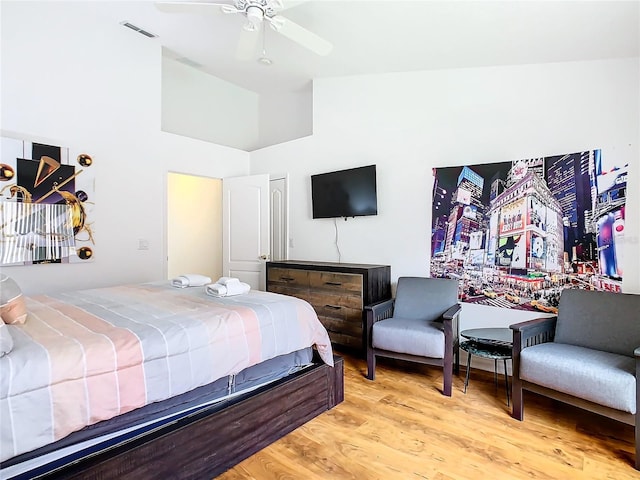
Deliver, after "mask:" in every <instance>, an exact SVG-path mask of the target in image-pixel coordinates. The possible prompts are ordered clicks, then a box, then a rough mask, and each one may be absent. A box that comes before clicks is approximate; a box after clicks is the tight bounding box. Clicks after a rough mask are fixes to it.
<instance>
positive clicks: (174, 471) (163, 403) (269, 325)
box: [0, 282, 344, 479]
mask: <svg viewBox="0 0 640 480" xmlns="http://www.w3.org/2000/svg"><path fill="white" fill-rule="evenodd" d="M26 304H27V310H28V312H29V314H28V317H27V321H26V322H25V323H24V324H23V325H9V326H8V328H9V329H10V330H11V336H12V338H13V340H14V347H13V349H12V351H11V352H10V353H9V354H7V355H5V356H4V357H2V358H0V442H1V443H0V457H1V462H2V463H0V477H1V478H3V479H4V478H36V477H37V478H39V477H40V476H42V477H43V478H46V477H50V478H101V479H104V478H123V477H129V476H131V477H133V476H136V478H213V477H214V476H216V475H217V474H219V473H221V472H223V471H225V470H227V469H228V468H230V467H231V466H233V465H234V464H236V463H237V462H239V461H241V460H242V459H244V458H246V457H248V456H249V455H251V454H253V453H255V452H256V451H258V450H260V449H261V448H263V447H264V446H266V445H268V444H270V443H272V442H273V441H275V440H276V439H278V438H280V437H282V436H283V435H285V434H287V433H289V432H290V431H292V430H294V429H295V428H297V427H298V426H299V425H302V424H303V423H305V422H306V421H308V420H310V419H311V418H313V417H315V416H317V415H319V414H320V413H322V412H324V411H326V410H328V409H330V408H332V407H333V406H335V405H336V404H337V403H339V402H341V401H342V400H343V398H344V393H343V364H342V359H341V358H339V357H337V356H334V355H333V352H332V350H331V344H330V341H329V337H328V335H327V332H326V330H325V329H324V327H323V326H322V325H321V324H320V322H319V321H318V318H317V316H316V314H315V312H314V311H313V308H312V307H311V306H310V305H309V304H308V303H306V302H304V301H303V300H300V299H297V298H294V297H289V296H285V295H278V294H273V293H268V292H257V291H251V292H249V293H248V294H246V295H237V296H230V297H222V298H214V297H211V296H210V295H207V294H206V292H205V289H204V288H202V287H190V288H184V289H179V288H173V287H172V286H171V285H170V283H169V282H155V283H147V284H138V285H125V286H117V287H109V288H100V289H90V290H80V291H74V292H68V293H61V294H55V295H40V296H32V297H27V298H26Z"/></svg>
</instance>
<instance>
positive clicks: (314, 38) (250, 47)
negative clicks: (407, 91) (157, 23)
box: [156, 0, 333, 59]
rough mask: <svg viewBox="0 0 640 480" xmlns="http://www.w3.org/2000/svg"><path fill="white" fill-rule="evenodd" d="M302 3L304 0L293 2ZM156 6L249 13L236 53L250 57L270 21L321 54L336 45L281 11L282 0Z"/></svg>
mask: <svg viewBox="0 0 640 480" xmlns="http://www.w3.org/2000/svg"><path fill="white" fill-rule="evenodd" d="M292 3H300V2H292ZM156 7H157V8H158V9H159V10H160V11H163V12H167V13H192V14H202V13H207V14H209V13H225V14H234V13H239V14H241V15H244V17H246V20H247V21H246V23H245V25H244V27H243V32H242V35H241V37H240V41H239V42H238V49H237V53H236V56H237V57H238V58H240V59H249V58H251V57H252V56H253V54H254V52H255V50H256V45H257V42H258V35H257V33H258V32H259V31H260V30H261V28H263V27H264V24H265V23H268V24H269V25H270V26H271V28H272V29H274V30H275V31H276V32H278V33H280V34H282V35H284V36H285V37H287V38H288V39H289V40H292V41H294V42H296V43H298V44H300V45H302V46H303V47H305V48H307V49H309V50H311V51H312V52H314V53H316V54H318V55H328V54H329V53H330V52H331V49H332V48H333V45H332V44H331V43H330V42H328V41H327V40H325V39H324V38H322V37H320V36H318V35H316V34H315V33H313V32H311V31H309V30H307V29H306V28H304V27H302V26H300V25H298V24H297V23H294V22H292V21H291V20H289V19H288V18H286V17H284V16H282V15H280V14H279V12H280V11H281V10H284V9H285V6H284V5H283V3H282V0H230V1H229V2H228V3H223V2H209V1H201V2H181V1H175V2H173V1H160V2H156Z"/></svg>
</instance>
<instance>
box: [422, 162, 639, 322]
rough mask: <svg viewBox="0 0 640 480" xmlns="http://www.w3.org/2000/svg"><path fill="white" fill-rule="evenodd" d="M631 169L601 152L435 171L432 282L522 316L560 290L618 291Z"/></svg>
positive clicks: (553, 300) (554, 300) (554, 298)
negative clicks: (456, 286) (446, 282)
mask: <svg viewBox="0 0 640 480" xmlns="http://www.w3.org/2000/svg"><path fill="white" fill-rule="evenodd" d="M627 169H628V166H627V165H618V164H616V162H615V159H608V161H606V160H605V159H604V158H603V156H602V153H601V151H600V150H592V151H585V152H577V153H570V154H564V155H556V156H550V157H540V158H533V159H519V160H514V161H511V162H500V163H489V164H477V165H466V166H460V167H443V168H435V169H434V171H433V173H434V185H433V194H432V199H433V200H434V201H433V208H432V212H433V215H432V232H431V239H432V242H431V276H434V277H450V278H456V279H459V281H460V283H461V288H460V292H461V293H462V299H463V301H466V302H473V303H482V304H486V305H493V306H498V307H507V308H517V309H523V310H533V309H535V306H536V305H538V304H540V303H545V304H547V305H552V306H554V305H557V301H558V298H559V296H560V292H561V290H562V289H565V288H584V289H591V290H607V291H614V292H619V291H621V284H622V275H623V268H624V263H623V258H624V253H623V243H624V222H625V199H626V185H627V184H626V181H627ZM483 290H485V291H489V290H492V291H494V292H496V293H497V298H491V297H494V295H491V297H489V296H485V295H483V294H482V291H483ZM509 292H512V293H516V294H517V296H518V297H519V299H520V302H519V303H518V304H515V303H513V302H511V301H509V300H508V299H507V297H508V298H511V297H512V295H510V296H507V295H506V294H507V293H509ZM541 299H544V300H546V302H540V301H539V300H541Z"/></svg>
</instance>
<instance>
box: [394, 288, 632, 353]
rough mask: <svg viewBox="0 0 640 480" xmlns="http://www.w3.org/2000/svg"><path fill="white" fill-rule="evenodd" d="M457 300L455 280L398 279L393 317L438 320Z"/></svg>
mask: <svg viewBox="0 0 640 480" xmlns="http://www.w3.org/2000/svg"><path fill="white" fill-rule="evenodd" d="M457 299H458V281H457V280H451V279H442V278H438V279H433V278H420V277H400V278H398V288H397V289H396V300H395V306H394V310H393V316H394V317H395V318H404V319H420V320H426V321H431V320H438V319H440V318H441V317H442V314H443V313H444V312H446V311H447V309H449V308H450V307H451V306H452V305H455V303H456V301H457ZM639 345H640V344H639Z"/></svg>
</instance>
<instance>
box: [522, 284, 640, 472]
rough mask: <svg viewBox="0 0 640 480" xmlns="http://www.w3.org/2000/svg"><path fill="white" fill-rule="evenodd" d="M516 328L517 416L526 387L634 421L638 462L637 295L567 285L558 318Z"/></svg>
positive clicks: (639, 324) (639, 459)
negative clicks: (567, 288) (569, 287)
mask: <svg viewBox="0 0 640 480" xmlns="http://www.w3.org/2000/svg"><path fill="white" fill-rule="evenodd" d="M511 329H512V330H513V383H512V397H513V412H512V416H513V417H514V418H516V419H518V420H522V419H523V418H524V397H523V391H524V390H529V391H532V392H535V393H538V394H542V395H546V396H548V397H551V398H554V399H556V400H560V401H562V402H565V403H569V404H571V405H575V406H578V407H580V408H583V409H585V410H589V411H592V412H595V413H598V414H600V415H604V416H607V417H610V418H613V419H615V420H618V421H621V422H624V423H627V424H629V425H633V426H634V427H635V430H636V438H635V441H636V461H635V467H636V469H640V423H639V422H638V419H639V418H640V417H639V416H638V414H637V405H638V404H640V384H639V383H638V382H637V377H638V375H640V295H631V294H623V293H610V292H591V291H587V290H563V291H562V294H561V295H560V305H558V315H557V317H550V318H537V319H535V320H528V321H526V322H522V323H517V324H515V325H511Z"/></svg>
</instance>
